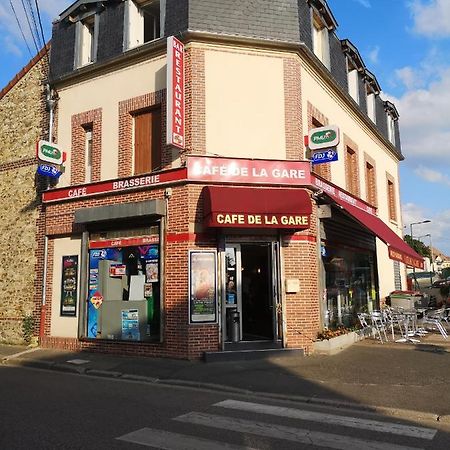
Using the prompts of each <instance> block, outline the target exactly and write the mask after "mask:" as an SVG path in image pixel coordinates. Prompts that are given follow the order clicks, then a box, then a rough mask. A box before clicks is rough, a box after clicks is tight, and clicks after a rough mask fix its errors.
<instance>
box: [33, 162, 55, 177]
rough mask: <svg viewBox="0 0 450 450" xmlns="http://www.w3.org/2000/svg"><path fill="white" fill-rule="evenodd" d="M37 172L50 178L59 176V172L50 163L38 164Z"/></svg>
mask: <svg viewBox="0 0 450 450" xmlns="http://www.w3.org/2000/svg"><path fill="white" fill-rule="evenodd" d="M37 173H38V174H39V175H43V176H47V177H52V178H59V177H60V176H61V172H60V171H59V170H58V169H57V168H56V167H53V166H51V165H50V164H39V166H38V168H37Z"/></svg>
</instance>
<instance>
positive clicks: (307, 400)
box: [2, 351, 450, 424]
mask: <svg viewBox="0 0 450 450" xmlns="http://www.w3.org/2000/svg"><path fill="white" fill-rule="evenodd" d="M26 352H27V353H28V351H26ZM21 354H23V353H21ZM17 356H19V354H16V355H11V356H10V357H7V358H3V359H2V363H3V364H4V365H10V366H14V367H28V368H33V369H43V370H54V371H59V372H66V373H72V374H76V375H85V376H91V377H103V378H111V379H116V380H124V381H134V382H140V383H148V384H159V385H162V386H177V387H186V388H192V389H203V390H208V391H211V392H214V393H218V392H222V393H228V394H234V395H241V396H245V397H258V398H264V399H267V400H278V401H287V402H290V403H304V404H309V405H317V406H330V407H333V408H337V409H342V410H348V411H361V412H366V413H378V414H383V415H385V416H388V417H398V418H400V417H402V418H403V417H404V418H406V417H407V418H409V419H410V418H411V417H414V418H415V419H416V420H426V421H433V422H439V423H443V424H450V414H446V415H439V414H436V413H432V412H427V411H417V410H408V409H401V408H390V407H385V406H376V405H361V404H359V403H353V402H346V401H341V400H331V399H326V398H318V397H305V396H301V395H288V394H276V393H270V392H259V391H252V390H249V389H241V388H235V387H232V386H227V385H222V384H215V383H208V382H201V381H190V380H178V379H169V378H167V379H161V378H155V377H149V376H145V375H134V374H128V373H122V372H118V371H113V370H99V369H89V368H83V367H78V366H71V365H68V364H66V363H56V362H53V361H41V360H37V359H27V360H23V359H20V358H17Z"/></svg>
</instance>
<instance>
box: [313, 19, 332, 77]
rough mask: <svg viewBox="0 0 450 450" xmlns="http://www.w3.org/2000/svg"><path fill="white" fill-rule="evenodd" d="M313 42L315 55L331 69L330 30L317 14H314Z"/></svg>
mask: <svg viewBox="0 0 450 450" xmlns="http://www.w3.org/2000/svg"><path fill="white" fill-rule="evenodd" d="M312 41H313V52H314V54H315V55H316V56H317V57H318V58H319V59H320V61H322V63H323V64H324V65H325V66H326V67H328V68H330V42H329V38H328V29H327V27H326V26H325V24H324V23H323V20H322V18H321V17H320V16H319V15H318V14H317V13H316V12H314V14H313V27H312Z"/></svg>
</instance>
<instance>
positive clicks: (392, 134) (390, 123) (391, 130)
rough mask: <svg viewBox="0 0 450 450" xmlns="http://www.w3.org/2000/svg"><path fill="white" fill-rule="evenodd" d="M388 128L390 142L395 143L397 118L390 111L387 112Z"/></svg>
mask: <svg viewBox="0 0 450 450" xmlns="http://www.w3.org/2000/svg"><path fill="white" fill-rule="evenodd" d="M387 129H388V139H389V142H390V143H391V144H392V145H395V120H394V118H393V117H392V115H391V114H389V113H387Z"/></svg>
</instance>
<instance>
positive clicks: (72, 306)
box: [60, 255, 78, 317]
mask: <svg viewBox="0 0 450 450" xmlns="http://www.w3.org/2000/svg"><path fill="white" fill-rule="evenodd" d="M61 278H62V280H61V309H60V314H61V316H70V317H75V316H76V315H77V298H78V295H77V294H78V255H72V256H63V257H62V277H61Z"/></svg>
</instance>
